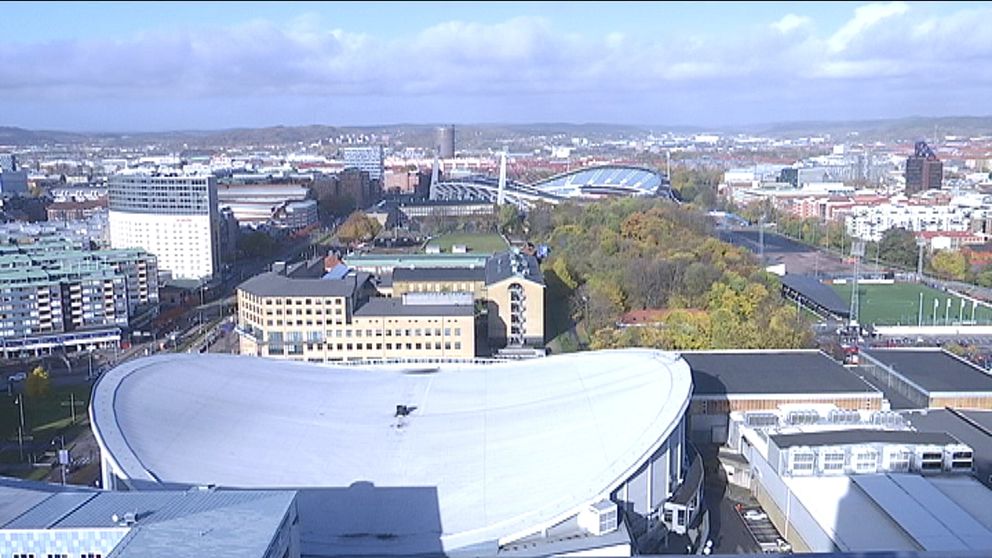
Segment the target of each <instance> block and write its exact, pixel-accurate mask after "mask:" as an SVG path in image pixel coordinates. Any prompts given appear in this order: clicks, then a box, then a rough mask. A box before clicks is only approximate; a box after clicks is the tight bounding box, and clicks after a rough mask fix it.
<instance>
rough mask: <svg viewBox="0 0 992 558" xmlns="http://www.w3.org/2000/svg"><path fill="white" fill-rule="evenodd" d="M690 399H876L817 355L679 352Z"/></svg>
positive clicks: (805, 352) (806, 352) (833, 363)
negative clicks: (855, 396)
mask: <svg viewBox="0 0 992 558" xmlns="http://www.w3.org/2000/svg"><path fill="white" fill-rule="evenodd" d="M682 357H683V358H685V360H686V361H687V362H688V363H689V366H690V368H692V383H693V386H694V387H695V389H694V392H693V394H694V395H752V394H770V395H781V394H811V395H816V394H821V393H843V394H847V393H850V394H860V393H864V394H865V395H866V396H868V395H877V396H881V394H880V392H878V390H876V389H875V388H873V387H871V386H869V385H868V384H866V383H865V382H864V381H863V380H861V379H860V378H858V377H857V376H855V375H854V374H852V373H851V372H849V371H848V370H847V369H846V368H844V367H843V366H842V365H841V364H839V363H838V362H836V361H835V360H833V359H831V358H830V357H829V356H827V355H826V354H824V353H822V352H820V351H816V350H797V351H780V352H777V351H733V352H731V351H727V352H724V351H720V352H697V353H693V352H684V353H682Z"/></svg>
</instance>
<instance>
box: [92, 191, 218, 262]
mask: <svg viewBox="0 0 992 558" xmlns="http://www.w3.org/2000/svg"><path fill="white" fill-rule="evenodd" d="M109 209H110V214H109V224H110V244H111V246H112V247H113V248H142V249H144V250H147V251H148V252H151V253H152V254H155V256H156V257H157V258H158V264H159V268H160V269H161V270H162V271H164V272H169V273H171V275H172V277H173V278H174V279H193V280H206V279H209V278H210V277H212V276H213V275H214V273H216V271H217V269H218V268H219V261H220V250H219V247H218V235H219V231H218V209H217V184H216V180H215V179H214V177H213V176H164V175H116V176H114V177H112V178H111V179H110V200H109Z"/></svg>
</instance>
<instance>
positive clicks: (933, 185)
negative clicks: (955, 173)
mask: <svg viewBox="0 0 992 558" xmlns="http://www.w3.org/2000/svg"><path fill="white" fill-rule="evenodd" d="M943 180H944V164H943V163H942V162H941V161H940V159H938V158H937V154H936V153H934V152H933V150H932V149H930V146H929V145H927V143H926V142H925V141H918V142H916V145H915V146H914V149H913V155H912V156H910V157H907V158H906V194H907V195H908V194H915V193H917V192H922V191H923V190H931V189H937V190H939V189H940V186H941V183H942V182H943Z"/></svg>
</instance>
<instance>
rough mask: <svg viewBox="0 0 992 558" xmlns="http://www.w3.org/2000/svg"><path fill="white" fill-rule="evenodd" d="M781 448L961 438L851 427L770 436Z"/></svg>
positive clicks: (944, 441)
mask: <svg viewBox="0 0 992 558" xmlns="http://www.w3.org/2000/svg"><path fill="white" fill-rule="evenodd" d="M769 438H771V440H772V441H773V442H775V445H776V446H778V447H780V448H791V447H795V446H844V445H851V444H870V443H883V444H919V445H922V444H936V445H940V446H943V445H947V444H958V443H960V441H959V440H957V439H956V438H954V437H953V436H951V435H950V434H947V433H945V432H916V431H913V430H872V429H851V430H833V431H826V432H802V433H798V434H774V435H772V436H769Z"/></svg>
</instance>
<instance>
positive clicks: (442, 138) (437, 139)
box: [434, 126, 455, 159]
mask: <svg viewBox="0 0 992 558" xmlns="http://www.w3.org/2000/svg"><path fill="white" fill-rule="evenodd" d="M434 150H435V152H436V153H437V154H438V156H440V157H441V158H442V159H451V158H452V157H454V156H455V127H454V126H442V127H440V128H438V129H436V130H434Z"/></svg>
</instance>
